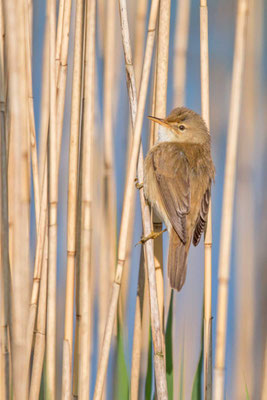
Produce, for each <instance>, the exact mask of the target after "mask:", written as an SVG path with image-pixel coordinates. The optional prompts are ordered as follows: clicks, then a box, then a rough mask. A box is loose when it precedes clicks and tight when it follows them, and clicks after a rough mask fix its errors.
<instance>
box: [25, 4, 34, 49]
mask: <svg viewBox="0 0 267 400" xmlns="http://www.w3.org/2000/svg"><path fill="white" fill-rule="evenodd" d="M26 2H27V3H28V7H27V8H28V15H29V20H28V24H29V38H30V49H31V50H32V29H33V19H32V17H33V0H26ZM31 53H32V51H31Z"/></svg>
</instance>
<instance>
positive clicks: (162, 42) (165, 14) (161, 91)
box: [153, 0, 171, 352]
mask: <svg viewBox="0 0 267 400" xmlns="http://www.w3.org/2000/svg"><path fill="white" fill-rule="evenodd" d="M170 12H171V2H170V0H161V1H160V12H159V31H158V43H157V58H156V78H155V79H156V83H155V84H156V89H155V90H156V92H155V115H156V116H157V117H159V118H165V117H166V104H167V88H168V58H169V36H170ZM157 125H158V124H155V125H154V143H155V142H156V141H157V132H158V126H157ZM153 231H154V232H161V231H162V222H161V220H160V219H159V218H158V216H157V215H156V214H155V213H153ZM154 255H155V268H156V278H157V289H158V301H159V310H160V321H161V329H162V334H163V337H162V340H163V343H164V348H165V340H164V279H163V245H162V236H159V237H158V238H156V239H155V240H154ZM164 352H165V350H164Z"/></svg>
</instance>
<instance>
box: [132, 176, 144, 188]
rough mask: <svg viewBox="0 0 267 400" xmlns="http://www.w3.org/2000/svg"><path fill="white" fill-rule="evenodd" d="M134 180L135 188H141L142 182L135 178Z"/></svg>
mask: <svg viewBox="0 0 267 400" xmlns="http://www.w3.org/2000/svg"><path fill="white" fill-rule="evenodd" d="M134 181H135V187H136V189H142V187H144V184H143V183H139V182H138V179H137V178H135V180H134Z"/></svg>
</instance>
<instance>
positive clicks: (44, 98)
mask: <svg viewBox="0 0 267 400" xmlns="http://www.w3.org/2000/svg"><path fill="white" fill-rule="evenodd" d="M48 128H49V24H48V23H47V22H46V26H45V35H44V50H43V70H42V94H41V122H40V134H39V136H40V139H39V140H40V145H39V148H40V150H39V166H38V170H39V182H41V183H42V179H43V176H44V175H43V174H44V168H45V160H46V157H47V137H48Z"/></svg>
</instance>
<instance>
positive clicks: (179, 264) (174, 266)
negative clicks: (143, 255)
mask: <svg viewBox="0 0 267 400" xmlns="http://www.w3.org/2000/svg"><path fill="white" fill-rule="evenodd" d="M188 243H189V244H190V241H189V242H188ZM188 243H186V244H183V242H182V241H181V240H180V238H179V236H178V235H177V233H176V232H175V231H174V230H173V229H172V230H171V232H170V240H169V253H168V276H169V280H170V285H171V287H172V288H173V289H176V290H178V291H179V290H181V289H182V287H183V285H184V282H185V278H186V269H187V254H188V249H189V244H188Z"/></svg>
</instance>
